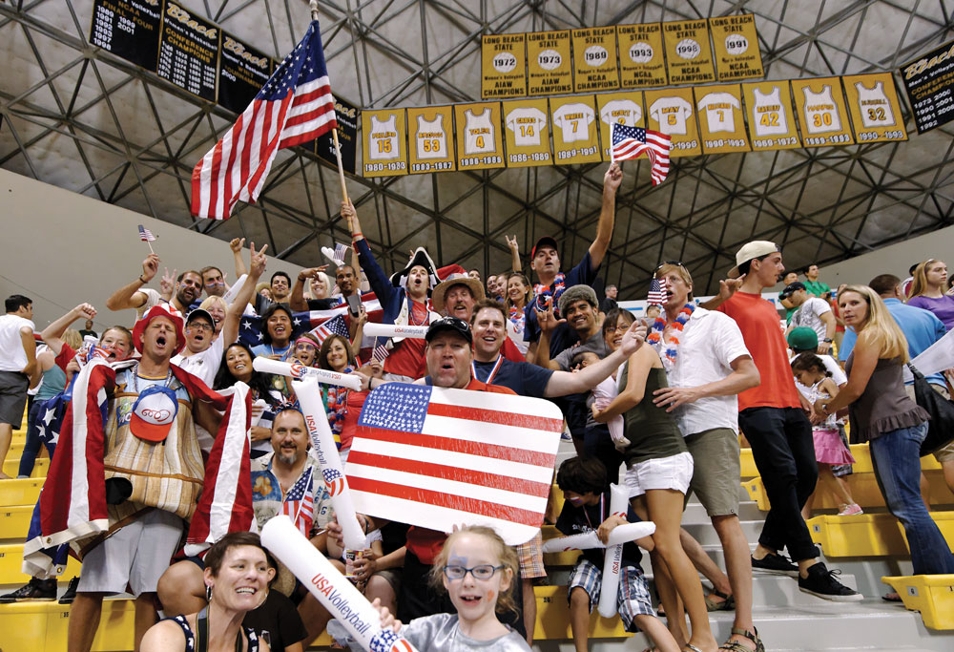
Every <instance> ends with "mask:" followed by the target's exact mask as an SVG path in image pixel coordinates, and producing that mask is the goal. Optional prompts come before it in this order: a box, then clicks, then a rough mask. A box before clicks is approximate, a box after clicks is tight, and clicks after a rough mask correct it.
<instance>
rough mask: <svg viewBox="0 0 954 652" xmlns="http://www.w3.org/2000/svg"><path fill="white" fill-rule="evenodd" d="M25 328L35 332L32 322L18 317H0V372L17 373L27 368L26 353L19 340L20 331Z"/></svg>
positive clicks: (21, 341)
mask: <svg viewBox="0 0 954 652" xmlns="http://www.w3.org/2000/svg"><path fill="white" fill-rule="evenodd" d="M24 326H26V327H27V328H29V329H30V330H31V331H35V330H36V326H34V325H33V322H32V321H30V320H29V319H26V318H25V317H21V316H20V315H10V314H6V315H0V371H16V372H19V371H20V370H22V369H23V368H24V367H25V366H27V362H28V361H27V356H26V351H24V350H23V340H22V339H20V329H21V328H23V327H24Z"/></svg>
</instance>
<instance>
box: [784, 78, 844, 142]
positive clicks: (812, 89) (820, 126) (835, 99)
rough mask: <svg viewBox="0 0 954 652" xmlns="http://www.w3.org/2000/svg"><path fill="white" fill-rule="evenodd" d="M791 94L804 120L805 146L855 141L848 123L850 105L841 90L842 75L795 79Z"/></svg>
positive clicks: (799, 114) (800, 120)
mask: <svg viewBox="0 0 954 652" xmlns="http://www.w3.org/2000/svg"><path fill="white" fill-rule="evenodd" d="M792 95H794V96H795V107H796V108H797V109H798V120H799V122H801V123H802V135H803V136H804V143H805V144H804V147H826V146H829V145H851V144H853V143H854V142H855V139H854V136H852V134H851V125H850V124H848V109H847V107H846V106H845V96H844V94H842V92H841V79H840V78H838V77H819V78H817V79H793V80H792Z"/></svg>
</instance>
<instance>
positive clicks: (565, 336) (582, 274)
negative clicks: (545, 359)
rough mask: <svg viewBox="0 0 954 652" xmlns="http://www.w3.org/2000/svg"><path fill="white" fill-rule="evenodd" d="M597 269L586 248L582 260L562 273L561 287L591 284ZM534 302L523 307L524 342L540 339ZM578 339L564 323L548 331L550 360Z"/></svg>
mask: <svg viewBox="0 0 954 652" xmlns="http://www.w3.org/2000/svg"><path fill="white" fill-rule="evenodd" d="M599 271H600V268H599V267H593V261H592V259H591V258H590V250H589V249H587V250H586V254H584V256H583V260H581V261H580V263H579V264H578V265H577V266H576V267H574V268H573V269H571V270H570V271H569V272H567V273H566V274H564V283H563V287H564V288H566V289H570V288H571V287H573V286H574V285H590V286H592V285H593V281H595V280H596V275H597V273H598V272H599ZM550 291H551V292H552V291H553V286H550ZM535 303H536V302H535V301H531V302H530V303H529V304H527V307H526V308H524V309H523V312H524V315H526V325H525V326H524V328H523V339H524V341H525V342H537V341H539V340H540V324H539V322H537V311H536V310H535V309H534V305H535ZM579 341H580V338H579V337H577V335H576V331H574V330H573V329H572V328H570V327H569V326H567V325H566V324H560V325H559V326H557V327H556V328H555V329H553V331H552V332H551V333H550V359H551V360H552V359H553V358H555V357H556V356H557V354H559V353H560V351H562V350H564V349H566V348H568V347H570V346H573V345H574V344H576V343H577V342H579Z"/></svg>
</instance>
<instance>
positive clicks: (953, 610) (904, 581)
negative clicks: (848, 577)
mask: <svg viewBox="0 0 954 652" xmlns="http://www.w3.org/2000/svg"><path fill="white" fill-rule="evenodd" d="M881 581H882V582H884V583H885V584H889V585H891V587H893V588H894V590H895V591H897V592H898V595H900V596H901V600H902V601H903V602H904V606H905V607H907V608H908V609H910V610H911V611H920V612H921V619H922V620H924V625H925V626H926V627H929V628H931V629H944V630H954V575H913V576H906V577H897V576H896V577H882V578H881Z"/></svg>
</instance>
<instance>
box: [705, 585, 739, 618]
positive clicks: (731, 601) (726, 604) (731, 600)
mask: <svg viewBox="0 0 954 652" xmlns="http://www.w3.org/2000/svg"><path fill="white" fill-rule="evenodd" d="M712 596H716V597H718V598H722V600H719V601H716V600H713V599H712ZM705 600H706V611H710V612H711V611H732V610H733V609H735V596H733V595H726V594H725V593H723V592H722V591H719V590H717V589H712V591H711V592H710V593H709V594H708V595H706V596H705Z"/></svg>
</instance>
